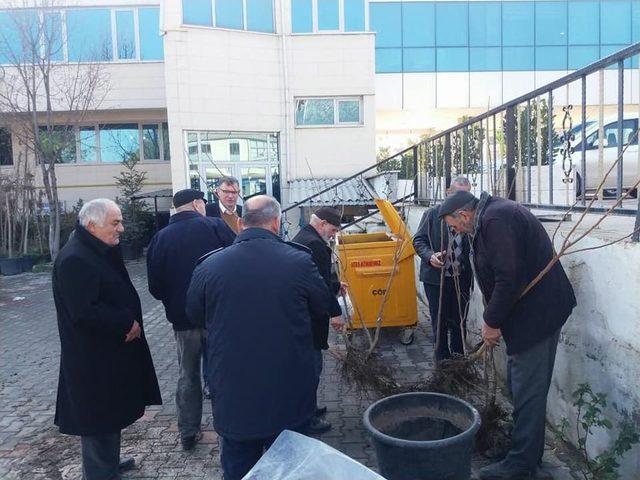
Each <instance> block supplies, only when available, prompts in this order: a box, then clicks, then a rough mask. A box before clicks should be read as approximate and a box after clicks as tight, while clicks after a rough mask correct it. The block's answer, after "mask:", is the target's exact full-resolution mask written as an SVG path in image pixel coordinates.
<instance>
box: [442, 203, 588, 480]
mask: <svg viewBox="0 0 640 480" xmlns="http://www.w3.org/2000/svg"><path fill="white" fill-rule="evenodd" d="M440 215H441V216H442V217H444V219H445V221H446V222H447V224H448V225H449V226H450V227H452V228H453V229H454V230H455V231H456V232H461V233H467V234H470V235H472V238H473V240H472V245H471V246H472V251H473V262H474V267H475V273H476V279H477V281H478V284H479V285H480V289H481V291H482V294H483V296H484V298H485V302H486V307H485V310H484V323H483V326H482V336H483V338H484V340H485V342H487V343H488V344H490V345H495V344H497V342H498V341H499V339H500V337H501V336H503V337H504V340H505V343H506V345H507V355H508V364H507V368H508V372H507V373H508V383H509V388H510V390H511V395H512V397H513V421H514V427H513V433H512V440H511V449H510V450H509V453H508V454H507V456H506V458H505V459H504V460H502V461H501V462H498V463H494V464H492V465H489V466H488V467H485V468H483V469H482V470H481V471H480V478H481V479H482V480H507V479H521V478H524V479H526V478H533V476H534V474H535V471H536V469H537V467H538V465H539V463H540V461H541V460H542V454H543V451H544V430H545V416H546V404H547V394H548V392H549V385H550V383H551V375H552V373H553V365H554V362H555V354H556V349H557V346H558V339H559V336H560V330H561V328H562V325H564V323H565V322H566V321H567V318H568V317H569V315H570V314H571V311H572V310H573V308H574V307H575V305H576V298H575V295H574V293H573V288H572V287H571V283H570V282H569V279H568V278H567V275H566V274H565V271H564V269H563V268H562V265H561V264H560V262H556V263H555V264H554V265H553V267H552V268H551V269H550V270H549V272H548V273H546V274H545V275H544V276H543V277H542V279H541V280H540V281H539V282H538V283H537V284H536V285H535V286H533V287H532V288H531V289H530V290H529V291H528V292H526V293H525V289H526V288H527V286H528V285H529V284H530V282H531V281H532V280H533V279H534V278H536V277H537V275H538V274H539V273H540V272H541V271H542V270H543V269H545V267H546V266H547V265H548V264H549V262H550V261H551V260H552V258H553V257H554V250H553V246H552V245H551V240H550V239H549V236H548V235H547V232H546V230H545V229H544V227H543V226H542V224H541V223H540V221H539V220H538V219H537V218H536V217H535V216H534V215H533V214H532V213H531V212H530V211H529V210H527V209H526V208H524V207H523V206H521V205H519V204H518V203H516V202H513V201H511V200H506V199H503V198H496V197H491V196H490V195H489V194H487V193H483V194H482V196H481V197H480V199H479V200H478V199H476V198H475V197H474V196H473V195H471V194H470V193H468V192H458V193H456V194H454V195H452V196H451V197H449V198H447V199H446V200H445V202H444V203H443V204H442V207H441V209H440Z"/></svg>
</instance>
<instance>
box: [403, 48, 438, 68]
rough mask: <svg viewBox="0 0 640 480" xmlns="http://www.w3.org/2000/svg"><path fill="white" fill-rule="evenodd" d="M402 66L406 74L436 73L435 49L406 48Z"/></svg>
mask: <svg viewBox="0 0 640 480" xmlns="http://www.w3.org/2000/svg"><path fill="white" fill-rule="evenodd" d="M402 65H403V70H404V71H405V72H435V71H436V49H435V48H405V49H403V50H402Z"/></svg>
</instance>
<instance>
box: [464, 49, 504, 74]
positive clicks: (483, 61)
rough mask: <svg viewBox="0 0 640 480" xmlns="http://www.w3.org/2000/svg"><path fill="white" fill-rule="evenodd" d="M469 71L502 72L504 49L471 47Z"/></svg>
mask: <svg viewBox="0 0 640 480" xmlns="http://www.w3.org/2000/svg"><path fill="white" fill-rule="evenodd" d="M469 70H471V71H472V72H498V71H500V70H502V49H501V48H500V47H471V48H470V49H469Z"/></svg>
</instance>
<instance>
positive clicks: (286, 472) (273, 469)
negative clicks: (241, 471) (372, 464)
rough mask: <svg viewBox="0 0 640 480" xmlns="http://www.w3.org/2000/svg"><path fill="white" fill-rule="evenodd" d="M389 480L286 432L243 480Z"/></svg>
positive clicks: (319, 445) (352, 461)
mask: <svg viewBox="0 0 640 480" xmlns="http://www.w3.org/2000/svg"><path fill="white" fill-rule="evenodd" d="M349 478H352V479H358V480H385V479H384V478H383V477H381V476H380V475H378V474H377V473H375V472H373V471H372V470H369V469H368V468H367V467H365V466H364V465H362V464H360V463H358V462H356V461H355V460H353V459H351V458H349V457H347V456H346V455H344V454H343V453H340V452H339V451H338V450H336V449H334V448H331V447H330V446H329V445H327V444H325V443H323V442H321V441H320V440H315V439H313V438H309V437H305V436H304V435H301V434H299V433H295V432H292V431H290V430H285V431H283V432H282V433H281V434H280V435H279V436H278V438H276V441H275V442H273V445H271V448H269V450H267V452H266V453H265V454H264V455H263V456H262V458H261V459H260V460H259V461H258V463H256V464H255V466H254V467H253V468H252V469H251V470H250V471H249V473H247V474H246V475H245V476H244V478H243V480H344V479H349Z"/></svg>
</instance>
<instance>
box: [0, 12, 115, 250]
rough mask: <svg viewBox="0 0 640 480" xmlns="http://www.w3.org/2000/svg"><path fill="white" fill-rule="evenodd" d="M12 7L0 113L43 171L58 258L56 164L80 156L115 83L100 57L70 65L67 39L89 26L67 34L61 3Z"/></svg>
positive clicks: (1, 45)
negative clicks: (91, 121)
mask: <svg viewBox="0 0 640 480" xmlns="http://www.w3.org/2000/svg"><path fill="white" fill-rule="evenodd" d="M10 6H11V7H14V9H11V10H8V11H7V12H8V13H9V15H8V23H9V24H8V25H3V27H2V28H0V59H3V62H4V63H5V64H4V66H0V113H2V116H3V120H4V122H5V123H6V124H8V125H9V126H10V128H11V131H12V134H13V136H14V138H16V139H17V140H18V143H19V144H20V145H22V146H23V148H24V149H25V150H26V152H27V154H28V155H29V156H30V158H32V159H33V160H34V161H35V164H36V165H37V167H36V168H38V167H39V168H40V171H41V176H42V185H43V188H44V191H45V194H46V198H47V201H48V203H49V210H50V211H49V216H50V222H49V238H48V243H49V249H50V252H51V256H52V257H55V255H56V254H57V253H58V250H59V247H60V220H61V207H60V202H59V197H58V182H57V177H56V163H63V162H65V160H66V161H68V159H69V156H70V154H71V157H73V156H74V155H75V149H76V134H75V132H76V128H77V126H78V125H80V124H82V123H83V121H85V118H86V116H87V113H88V112H90V111H93V110H96V109H98V108H99V106H100V104H101V103H102V101H103V100H104V98H105V96H106V94H107V92H108V89H109V79H108V75H107V73H106V72H105V71H104V69H103V67H102V65H101V64H100V63H99V62H98V61H97V60H100V59H104V57H103V56H102V55H100V54H99V52H97V53H98V55H93V56H92V55H90V54H89V55H87V56H86V57H85V58H82V61H77V60H76V61H73V62H71V61H66V54H65V52H64V46H65V44H66V41H65V39H64V38H63V35H64V33H65V32H66V35H67V38H69V35H70V33H71V32H70V31H71V30H73V29H76V28H77V29H78V30H79V31H81V29H82V27H83V26H81V25H70V24H69V23H68V22H67V24H66V29H63V28H62V15H61V13H60V10H59V9H56V7H58V5H57V0H14V1H13V3H12V4H11V5H10ZM84 28H86V26H84ZM104 43H105V45H106V42H104ZM109 48H110V46H109ZM101 50H102V49H101ZM89 53H90V52H89ZM107 58H109V57H107Z"/></svg>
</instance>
